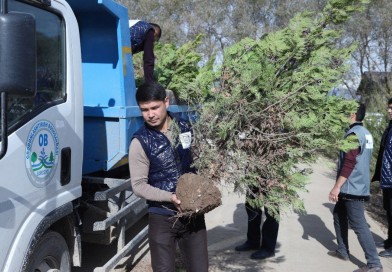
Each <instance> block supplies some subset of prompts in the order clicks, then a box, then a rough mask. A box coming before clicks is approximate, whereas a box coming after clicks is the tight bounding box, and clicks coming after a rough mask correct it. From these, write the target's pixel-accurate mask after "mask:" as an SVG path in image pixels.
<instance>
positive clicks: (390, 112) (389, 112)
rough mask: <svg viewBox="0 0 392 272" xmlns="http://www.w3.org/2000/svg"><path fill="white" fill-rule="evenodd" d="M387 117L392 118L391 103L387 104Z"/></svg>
mask: <svg viewBox="0 0 392 272" xmlns="http://www.w3.org/2000/svg"><path fill="white" fill-rule="evenodd" d="M388 117H389V120H392V104H389V105H388Z"/></svg>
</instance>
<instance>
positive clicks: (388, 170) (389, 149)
mask: <svg viewBox="0 0 392 272" xmlns="http://www.w3.org/2000/svg"><path fill="white" fill-rule="evenodd" d="M388 117H389V120H390V121H389V125H388V127H387V128H386V129H385V131H384V133H383V135H382V137H381V142H380V150H379V153H378V157H377V163H376V169H375V171H374V175H373V178H372V181H380V187H381V189H382V192H383V208H384V210H385V211H386V214H387V222H388V237H387V239H386V240H384V241H383V242H381V244H380V246H382V247H384V249H385V250H383V251H381V252H380V254H379V255H380V256H381V257H392V130H391V128H392V98H390V99H389V100H388Z"/></svg>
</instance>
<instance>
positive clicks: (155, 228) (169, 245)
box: [148, 213, 208, 272]
mask: <svg viewBox="0 0 392 272" xmlns="http://www.w3.org/2000/svg"><path fill="white" fill-rule="evenodd" d="M148 238H149V246H150V252H151V265H152V269H153V271H154V272H157V271H159V272H174V271H175V258H176V245H177V243H178V246H179V248H180V250H181V255H182V258H183V261H184V263H185V266H186V271H187V272H207V271H208V251H207V231H206V225H205V221H204V216H198V217H195V218H193V219H191V220H189V219H183V218H174V217H169V216H164V215H159V214H154V213H150V214H149V219H148Z"/></svg>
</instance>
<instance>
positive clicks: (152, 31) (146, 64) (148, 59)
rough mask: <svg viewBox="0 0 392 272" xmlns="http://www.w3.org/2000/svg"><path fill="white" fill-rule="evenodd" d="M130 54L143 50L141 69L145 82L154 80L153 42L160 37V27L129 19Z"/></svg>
mask: <svg viewBox="0 0 392 272" xmlns="http://www.w3.org/2000/svg"><path fill="white" fill-rule="evenodd" d="M129 31H130V36H131V47H132V55H133V54H136V53H139V52H142V51H143V70H144V79H145V81H146V82H151V81H153V80H154V66H155V55H154V42H157V41H159V39H160V38H161V33H162V31H161V28H160V26H159V25H157V24H154V23H148V22H145V21H140V20H129Z"/></svg>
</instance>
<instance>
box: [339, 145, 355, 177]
mask: <svg viewBox="0 0 392 272" xmlns="http://www.w3.org/2000/svg"><path fill="white" fill-rule="evenodd" d="M359 152H360V148H359V147H358V148H357V149H352V150H350V151H348V152H347V153H346V155H345V156H344V162H343V166H342V168H341V170H340V174H339V176H343V177H345V178H348V177H349V176H350V175H351V173H352V171H353V170H354V167H355V164H356V163H357V161H356V157H357V156H358V154H359Z"/></svg>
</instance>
